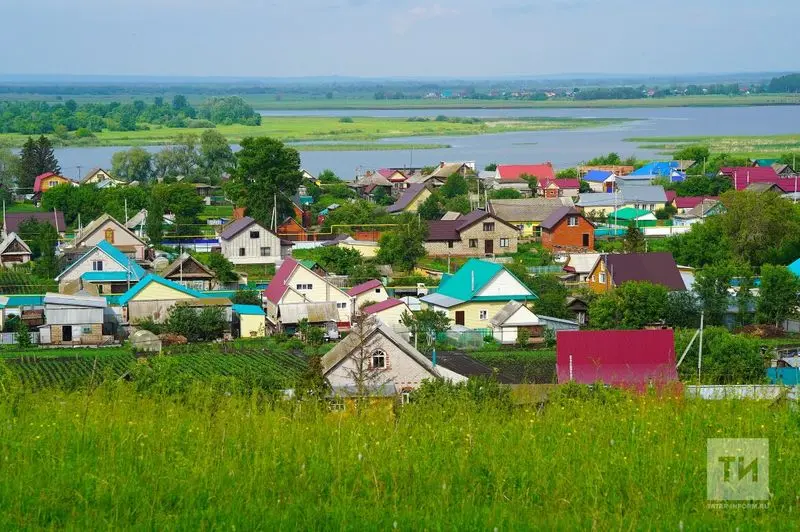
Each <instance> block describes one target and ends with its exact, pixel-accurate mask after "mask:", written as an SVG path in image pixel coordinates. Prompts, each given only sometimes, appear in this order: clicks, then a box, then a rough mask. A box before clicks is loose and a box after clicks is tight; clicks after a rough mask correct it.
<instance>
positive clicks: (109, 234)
mask: <svg viewBox="0 0 800 532" xmlns="http://www.w3.org/2000/svg"><path fill="white" fill-rule="evenodd" d="M105 239H106V242H108V243H109V244H113V243H114V230H113V229H111V228H109V229H106V232H105Z"/></svg>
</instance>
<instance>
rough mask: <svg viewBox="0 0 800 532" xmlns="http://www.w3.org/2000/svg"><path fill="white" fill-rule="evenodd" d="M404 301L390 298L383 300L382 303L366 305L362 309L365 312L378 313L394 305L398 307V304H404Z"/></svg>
mask: <svg viewBox="0 0 800 532" xmlns="http://www.w3.org/2000/svg"><path fill="white" fill-rule="evenodd" d="M404 304H405V303H403V302H402V301H400V300H399V299H394V298H389V299H387V300H385V301H381V302H380V303H375V304H374V305H370V306H368V307H364V308H363V309H361V311H362V312H363V313H364V314H376V313H378V312H382V311H384V310H386V309H390V308H392V307H396V306H397V305H404Z"/></svg>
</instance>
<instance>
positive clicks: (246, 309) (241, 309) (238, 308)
mask: <svg viewBox="0 0 800 532" xmlns="http://www.w3.org/2000/svg"><path fill="white" fill-rule="evenodd" d="M232 308H233V311H234V312H235V313H236V314H240V315H244V316H265V315H266V313H265V312H264V309H263V308H261V307H259V306H258V305H233V307H232Z"/></svg>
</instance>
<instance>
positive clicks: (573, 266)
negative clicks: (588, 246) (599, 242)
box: [562, 253, 600, 283]
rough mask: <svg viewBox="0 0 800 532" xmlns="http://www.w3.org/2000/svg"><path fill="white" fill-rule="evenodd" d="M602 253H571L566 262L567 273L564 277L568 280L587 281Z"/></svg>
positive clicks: (565, 269)
mask: <svg viewBox="0 0 800 532" xmlns="http://www.w3.org/2000/svg"><path fill="white" fill-rule="evenodd" d="M599 259H600V253H570V254H569V258H568V259H567V262H566V263H565V264H564V268H563V269H564V271H565V272H566V275H564V276H562V279H563V280H564V281H567V282H577V283H585V282H586V281H587V280H588V278H589V275H591V273H592V270H594V267H595V265H596V264H597V261H598V260H599Z"/></svg>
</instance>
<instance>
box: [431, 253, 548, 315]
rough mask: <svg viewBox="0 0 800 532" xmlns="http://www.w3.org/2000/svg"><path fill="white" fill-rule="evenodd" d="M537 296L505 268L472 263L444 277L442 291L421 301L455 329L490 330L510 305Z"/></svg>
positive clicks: (483, 262) (479, 261)
mask: <svg viewBox="0 0 800 532" xmlns="http://www.w3.org/2000/svg"><path fill="white" fill-rule="evenodd" d="M535 299H537V297H536V295H535V294H534V293H533V292H532V291H531V290H530V289H529V288H528V287H527V286H525V284H524V283H523V282H522V281H520V280H519V279H517V278H516V277H515V276H514V274H512V273H511V272H510V271H508V270H506V269H505V268H503V266H502V265H501V264H497V263H495V262H487V261H483V260H478V259H470V260H468V261H467V263H466V264H464V265H463V266H462V267H461V268H459V269H458V271H457V272H456V273H454V274H453V275H451V276H444V277H442V281H441V283H440V284H439V289H438V290H437V291H436V292H435V293H433V294H428V295H426V296H423V297H422V298H420V300H421V301H422V303H424V304H425V305H426V306H427V308H429V309H431V310H435V311H441V312H444V313H445V314H446V315H447V317H448V318H449V319H450V320H452V321H453V323H454V324H455V325H462V326H464V327H467V328H469V329H488V328H489V327H490V326H491V322H490V320H491V319H492V318H493V317H494V316H495V315H496V314H497V313H498V312H500V310H501V309H502V308H503V307H505V306H506V304H507V303H508V302H509V301H521V302H525V301H533V300H535Z"/></svg>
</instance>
